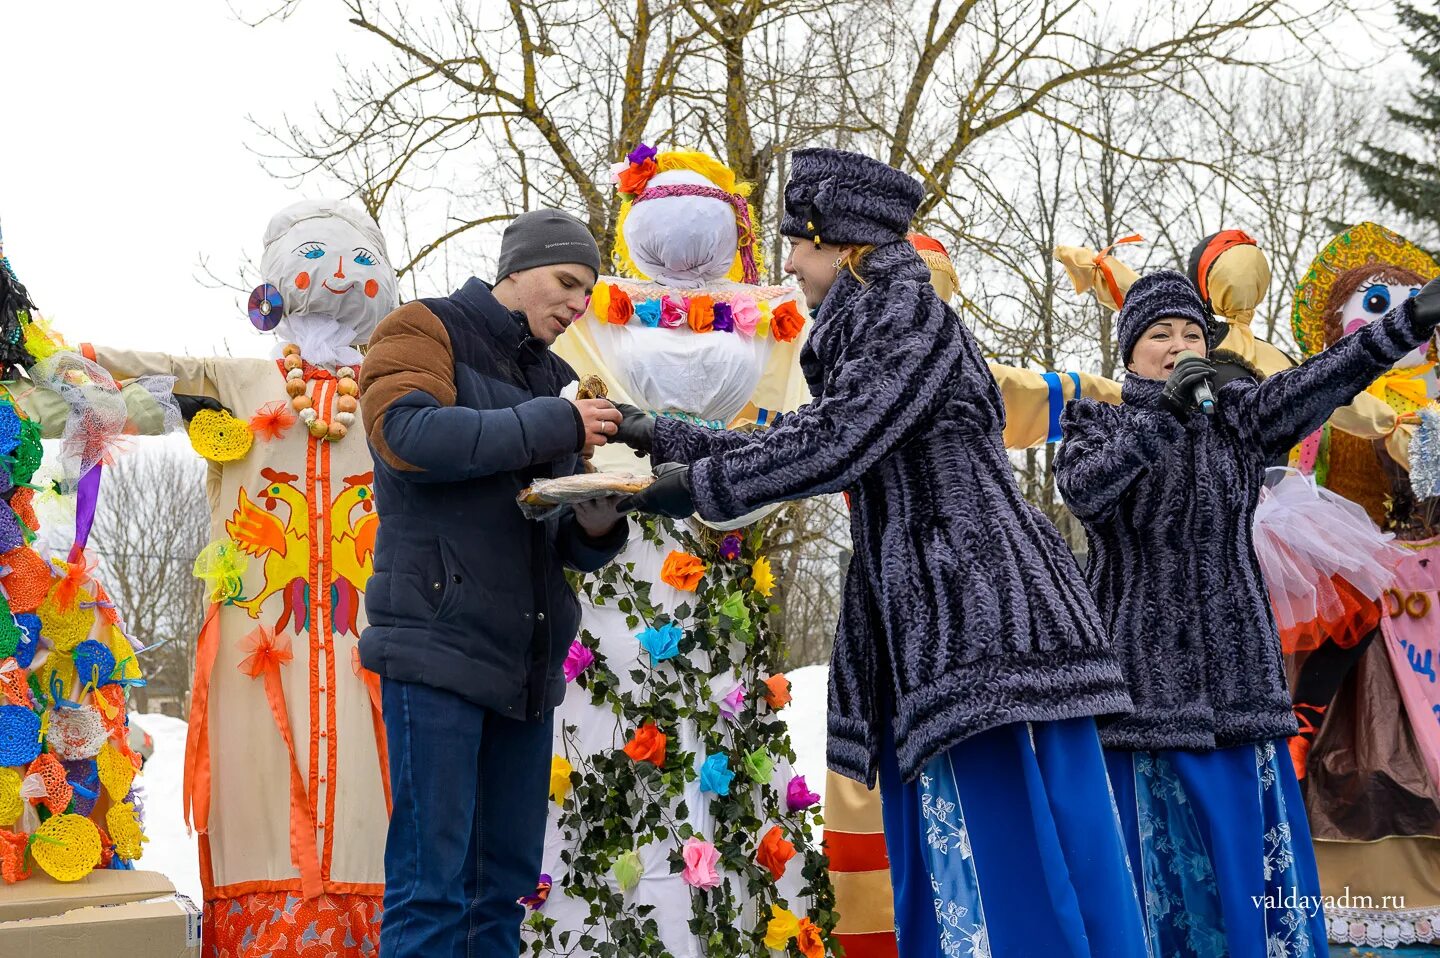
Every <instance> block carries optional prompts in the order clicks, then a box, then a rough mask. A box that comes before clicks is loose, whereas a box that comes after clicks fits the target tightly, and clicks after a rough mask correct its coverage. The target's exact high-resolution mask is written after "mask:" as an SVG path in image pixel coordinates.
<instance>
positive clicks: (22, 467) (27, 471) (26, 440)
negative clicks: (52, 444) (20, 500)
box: [10, 419, 45, 485]
mask: <svg viewBox="0 0 1440 958" xmlns="http://www.w3.org/2000/svg"><path fill="white" fill-rule="evenodd" d="M44 454H45V449H44V447H42V446H41V445H40V424H39V423H38V422H33V421H31V420H29V419H27V420H25V421H24V422H22V423H21V424H20V445H19V446H17V447H16V448H15V464H14V465H13V466H11V467H10V475H11V477H12V478H13V479H14V480H15V482H16V483H17V484H19V485H24V484H26V483H28V482H29V481H30V480H31V479H34V478H35V472H36V470H38V469H39V468H40V459H41V457H43V456H44Z"/></svg>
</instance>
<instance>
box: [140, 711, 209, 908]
mask: <svg viewBox="0 0 1440 958" xmlns="http://www.w3.org/2000/svg"><path fill="white" fill-rule="evenodd" d="M130 720H131V721H132V722H135V723H136V724H137V725H139V726H140V727H141V728H143V729H144V730H145V731H147V732H149V733H150V736H151V738H153V739H154V740H155V752H154V754H152V755H151V756H150V758H149V760H147V761H146V762H145V768H144V769H143V770H142V771H141V773H140V778H139V779H138V780H137V781H138V782H139V784H140V786H141V789H142V792H143V795H144V799H145V834H146V835H148V836H149V837H150V841H149V842H148V843H146V845H145V852H144V854H143V855H142V856H141V857H140V860H139V861H138V862H137V863H136V867H137V868H143V869H145V870H146V871H155V872H160V873H161V874H162V875H164V876H165V877H166V878H169V879H170V882H171V884H173V885H174V886H175V890H176V891H177V892H179V893H180V894H182V895H187V896H189V898H190V899H191V900H192V901H194V902H195V903H196V904H199V903H200V901H201V895H200V859H199V854H198V852H197V851H196V848H195V837H194V836H193V835H187V834H185V816H184V814H183V812H182V810H181V805H180V793H181V785H182V783H183V782H184V777H185V732H186V729H187V728H188V726H187V725H186V724H185V722H183V721H181V720H180V719H177V718H171V717H170V716H168V715H150V714H146V715H141V714H139V713H136V714H132V715H131V716H130Z"/></svg>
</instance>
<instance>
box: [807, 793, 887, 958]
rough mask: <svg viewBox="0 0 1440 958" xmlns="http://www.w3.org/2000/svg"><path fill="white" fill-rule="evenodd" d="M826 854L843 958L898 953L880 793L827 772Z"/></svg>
mask: <svg viewBox="0 0 1440 958" xmlns="http://www.w3.org/2000/svg"><path fill="white" fill-rule="evenodd" d="M825 853H826V855H828V856H829V859H830V879H831V881H832V882H833V883H834V885H835V911H836V913H837V914H838V916H839V921H838V924H837V925H836V927H835V935H836V938H837V940H838V941H839V943H840V944H841V945H842V946H843V947H844V949H845V954H846V956H847V958H898V955H899V950H898V948H897V946H896V943H895V903H894V892H893V889H892V888H891V886H890V859H889V857H888V856H887V855H886V853H885V832H884V824H883V821H882V818H881V815H880V792H879V790H875V791H871V790H869V789H867V788H866V787H865V786H863V785H861V784H860V783H858V782H856V781H854V780H853V779H849V778H846V777H845V776H843V775H838V774H836V773H835V772H827V773H826V781H825Z"/></svg>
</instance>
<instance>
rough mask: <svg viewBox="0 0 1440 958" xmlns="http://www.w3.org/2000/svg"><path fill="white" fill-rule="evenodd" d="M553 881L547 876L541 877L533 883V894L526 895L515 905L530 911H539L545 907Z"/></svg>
mask: <svg viewBox="0 0 1440 958" xmlns="http://www.w3.org/2000/svg"><path fill="white" fill-rule="evenodd" d="M552 883H553V879H551V877H550V876H549V875H541V876H540V880H539V881H537V882H536V883H535V892H534V894H530V895H526V896H525V897H523V898H521V899H520V900H519V901H518V902H517V903H516V904H520V905H524V906H525V907H526V908H528V909H530V910H531V911H539V910H540V909H542V908H544V907H545V902H546V901H548V900H549V898H550V888H551V885H552Z"/></svg>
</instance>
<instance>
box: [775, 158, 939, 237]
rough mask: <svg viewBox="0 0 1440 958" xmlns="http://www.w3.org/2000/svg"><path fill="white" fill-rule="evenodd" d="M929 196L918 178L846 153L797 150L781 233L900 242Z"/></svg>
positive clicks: (791, 160)
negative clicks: (926, 195)
mask: <svg viewBox="0 0 1440 958" xmlns="http://www.w3.org/2000/svg"><path fill="white" fill-rule="evenodd" d="M924 196H925V190H924V189H923V188H922V187H921V186H920V183H919V182H918V181H916V180H915V178H914V177H911V176H907V175H906V174H904V173H901V172H900V171H899V170H897V169H895V168H894V167H891V166H886V165H885V164H884V163H881V162H880V161H879V160H876V159H872V158H870V157H868V156H864V155H862V154H860V153H847V152H845V151H844V150H827V149H818V148H816V149H808V150H796V151H795V152H794V153H792V154H791V155H790V179H789V181H788V182H786V184H785V217H784V219H783V220H781V222H780V232H781V233H782V234H784V235H785V236H799V237H803V238H804V239H807V240H813V239H817V238H818V239H819V240H820V241H821V242H823V243H840V244H847V245H848V244H855V245H864V244H869V245H872V246H884V245H885V244H887V243H895V242H900V241H903V240H904V239H905V234H906V233H907V232H908V231H909V229H910V221H911V220H912V219H914V218H915V211H916V210H917V209H918V208H919V206H920V201H921V200H922V199H923V198H924Z"/></svg>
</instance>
